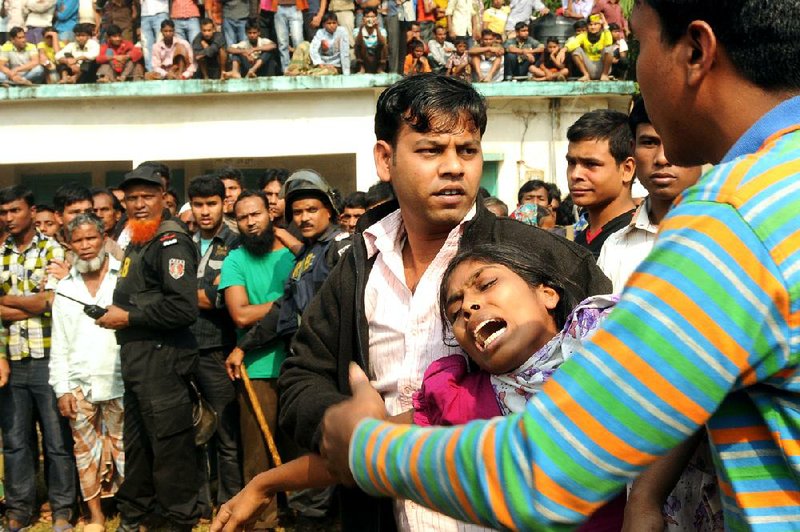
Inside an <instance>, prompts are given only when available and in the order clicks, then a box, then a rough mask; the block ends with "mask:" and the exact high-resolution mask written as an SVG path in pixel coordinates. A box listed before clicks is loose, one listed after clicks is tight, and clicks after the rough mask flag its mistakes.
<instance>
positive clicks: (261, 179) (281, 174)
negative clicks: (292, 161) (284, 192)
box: [258, 168, 289, 190]
mask: <svg viewBox="0 0 800 532" xmlns="http://www.w3.org/2000/svg"><path fill="white" fill-rule="evenodd" d="M287 179H289V170H287V169H286V168H268V169H267V170H266V171H265V172H264V173H263V174H262V175H260V176H258V188H259V189H262V190H263V188H264V187H265V186H267V185H269V184H270V183H272V182H273V181H277V182H278V183H280V184H281V186H283V184H284V183H286V180H287Z"/></svg>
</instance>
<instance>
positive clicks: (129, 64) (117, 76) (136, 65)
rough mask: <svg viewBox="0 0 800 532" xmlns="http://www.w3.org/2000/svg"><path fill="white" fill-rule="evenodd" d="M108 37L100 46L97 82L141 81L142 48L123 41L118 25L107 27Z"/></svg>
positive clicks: (142, 66)
mask: <svg viewBox="0 0 800 532" xmlns="http://www.w3.org/2000/svg"><path fill="white" fill-rule="evenodd" d="M106 35H107V40H106V42H105V43H103V44H102V45H100V53H99V54H98V55H97V64H98V65H99V67H98V69H97V82H98V83H112V82H115V81H127V80H129V79H133V80H134V81H140V80H141V79H142V78H143V77H144V65H143V64H142V57H143V55H142V50H141V48H137V47H136V46H134V44H133V43H132V42H131V41H126V40H125V39H123V38H122V29H121V28H120V27H119V26H117V25H116V24H110V25H109V26H108V27H107V29H106Z"/></svg>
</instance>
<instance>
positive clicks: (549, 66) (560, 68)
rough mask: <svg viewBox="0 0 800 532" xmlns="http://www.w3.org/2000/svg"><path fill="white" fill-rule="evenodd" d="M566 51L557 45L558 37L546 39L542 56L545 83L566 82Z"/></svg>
mask: <svg viewBox="0 0 800 532" xmlns="http://www.w3.org/2000/svg"><path fill="white" fill-rule="evenodd" d="M565 56H566V51H565V50H564V48H562V47H561V45H559V44H558V37H548V38H547V44H546V45H545V50H544V53H543V54H542V70H543V71H544V77H545V79H546V80H547V81H567V76H569V68H568V67H567V62H566V58H565Z"/></svg>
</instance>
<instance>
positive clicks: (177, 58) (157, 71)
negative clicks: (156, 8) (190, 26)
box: [145, 19, 197, 80]
mask: <svg viewBox="0 0 800 532" xmlns="http://www.w3.org/2000/svg"><path fill="white" fill-rule="evenodd" d="M161 36H162V37H163V40H161V41H159V42H157V43H155V44H154V45H153V56H152V58H151V61H152V63H153V71H152V72H148V73H147V74H146V75H145V79H148V80H156V79H191V78H192V76H194V72H195V69H196V68H197V66H196V65H195V63H194V56H193V55H192V46H191V45H190V44H189V43H188V42H186V41H185V40H183V39H181V38H180V37H177V36H176V35H175V23H174V22H172V21H171V20H169V19H167V20H165V21H163V22H162V23H161Z"/></svg>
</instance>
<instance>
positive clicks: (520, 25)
mask: <svg viewBox="0 0 800 532" xmlns="http://www.w3.org/2000/svg"><path fill="white" fill-rule="evenodd" d="M527 27H528V24H527V23H526V22H524V21H522V20H520V21H519V22H517V23H516V24H514V31H519V30H521V29H522V28H527Z"/></svg>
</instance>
